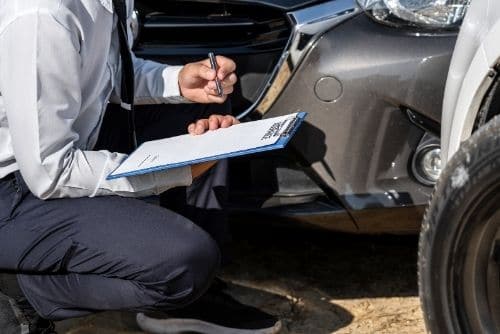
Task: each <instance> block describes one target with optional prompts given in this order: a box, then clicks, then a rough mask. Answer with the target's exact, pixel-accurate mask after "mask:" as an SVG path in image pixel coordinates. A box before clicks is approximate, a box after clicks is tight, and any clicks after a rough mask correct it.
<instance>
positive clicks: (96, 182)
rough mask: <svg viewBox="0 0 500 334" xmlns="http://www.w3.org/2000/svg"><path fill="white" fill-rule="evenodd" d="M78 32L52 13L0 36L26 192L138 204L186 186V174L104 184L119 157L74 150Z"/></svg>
mask: <svg viewBox="0 0 500 334" xmlns="http://www.w3.org/2000/svg"><path fill="white" fill-rule="evenodd" d="M77 26H78V25H77V24H75V29H68V28H67V27H63V26H62V25H61V24H60V23H59V22H57V21H56V20H55V19H54V18H53V17H52V16H51V15H50V14H49V13H43V12H38V13H37V12H33V13H30V14H25V15H24V16H22V17H19V18H17V19H16V21H14V22H13V23H11V24H10V25H9V27H7V28H6V30H5V31H4V32H3V34H2V35H1V36H0V44H1V45H2V48H0V73H1V75H0V91H1V92H2V97H3V99H4V103H5V107H6V111H7V118H8V122H9V130H10V134H11V137H12V146H13V149H14V153H15V157H16V161H17V163H18V165H19V168H20V171H21V174H22V175H23V177H24V179H25V181H26V183H27V185H28V187H29V188H30V190H31V191H32V192H33V194H34V195H36V196H38V197H40V198H43V199H46V198H54V197H82V196H99V195H110V194H118V195H122V196H141V195H149V194H156V193H160V192H162V191H164V190H166V189H168V188H171V187H174V186H181V185H188V184H190V183H191V169H190V167H184V168H180V169H177V170H171V171H167V172H161V173H153V174H148V175H142V176H137V177H131V178H121V179H117V180H112V181H106V179H105V178H106V176H107V175H108V174H109V173H110V172H111V171H113V170H114V169H115V168H116V167H117V166H118V165H119V163H120V162H121V161H122V160H123V158H124V155H122V154H118V153H111V152H107V151H99V152H96V151H83V150H80V149H77V148H76V147H75V145H74V143H75V142H76V141H77V140H78V139H79V136H78V134H77V133H75V132H74V131H73V128H72V125H73V123H74V121H75V119H76V117H77V116H78V113H79V111H80V107H81V103H82V101H81V87H80V75H81V73H80V72H81V58H80V54H79V43H80V41H79V37H78V36H79V35H78V31H74V30H77V28H76V27H77ZM60 55H64V56H63V57H61V56H60Z"/></svg>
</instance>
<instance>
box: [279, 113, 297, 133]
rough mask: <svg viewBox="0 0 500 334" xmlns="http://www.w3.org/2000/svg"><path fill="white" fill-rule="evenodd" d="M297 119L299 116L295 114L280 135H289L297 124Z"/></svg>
mask: <svg viewBox="0 0 500 334" xmlns="http://www.w3.org/2000/svg"><path fill="white" fill-rule="evenodd" d="M298 121H299V118H298V117H297V116H295V117H294V118H293V119H292V120H291V121H290V123H288V125H287V126H286V128H285V130H283V132H282V133H281V135H280V137H288V136H290V135H291V133H292V131H293V130H294V129H295V127H296V126H297V122H298Z"/></svg>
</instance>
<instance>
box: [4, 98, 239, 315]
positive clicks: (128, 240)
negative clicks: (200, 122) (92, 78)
mask: <svg viewBox="0 0 500 334" xmlns="http://www.w3.org/2000/svg"><path fill="white" fill-rule="evenodd" d="M142 109H143V110H138V111H137V128H138V139H139V141H143V140H149V139H156V138H162V137H167V136H172V135H176V134H180V133H185V132H186V127H187V125H188V123H189V122H191V121H193V120H195V119H198V118H202V117H207V116H208V115H210V114H212V113H227V112H228V111H229V107H228V105H222V106H199V105H178V106H172V105H168V106H148V107H143V108H142ZM125 120H126V116H124V115H123V114H121V113H120V112H119V111H118V110H117V109H115V108H114V107H110V108H109V109H108V111H107V113H106V116H105V120H104V123H103V127H102V130H101V135H100V138H99V141H98V144H97V147H96V149H101V148H106V149H110V150H114V151H122V152H124V151H126V149H127V148H126V147H123V144H122V143H123V142H126V140H125V139H126V127H125V126H123V125H124V124H125V123H124V122H125ZM120 145H121V146H122V147H120ZM225 177H226V165H225V163H224V162H221V163H220V164H218V165H217V167H216V168H214V169H212V170H211V171H210V172H209V173H207V174H206V175H205V176H203V177H201V178H199V179H197V180H196V182H194V183H193V185H192V186H190V187H187V188H179V189H173V190H172V192H170V191H169V192H170V193H166V194H165V195H164V196H162V199H161V202H162V204H163V205H165V206H168V207H170V208H171V209H168V208H164V207H160V206H158V205H153V204H148V203H147V202H145V201H143V200H140V199H133V198H123V197H118V196H105V197H96V198H75V199H69V198H68V199H53V200H46V201H42V200H40V199H38V198H36V197H35V196H33V195H32V194H31V193H30V191H29V189H28V187H27V186H26V184H25V183H24V181H23V179H22V177H21V175H20V173H15V174H14V175H13V176H12V177H9V178H5V179H3V180H0V270H1V271H9V272H14V273H17V277H18V281H19V284H20V286H21V289H22V290H23V292H24V294H25V295H26V297H27V299H28V300H29V301H30V303H31V304H32V305H33V307H34V308H35V309H36V311H37V312H38V313H39V314H40V315H41V316H43V317H45V318H47V319H52V320H60V319H66V318H71V317H77V316H84V315H88V314H90V313H93V312H96V311H104V310H119V309H132V310H151V309H157V308H163V309H173V308H178V307H182V306H184V305H187V304H189V303H191V302H193V301H194V300H196V299H197V298H198V297H199V296H201V295H202V294H203V293H204V291H206V289H207V288H208V286H209V285H210V283H211V281H212V279H213V277H214V275H215V273H216V271H217V269H218V267H219V264H220V247H219V246H218V244H220V245H221V246H222V245H223V244H224V243H225V241H226V240H227V235H226V231H227V230H226V222H225V218H224V214H223V213H221V205H222V202H223V200H224V191H223V190H224V186H225ZM172 209H174V210H176V211H178V212H180V213H181V214H179V213H177V212H174V211H173V210H172ZM203 213H204V214H203ZM198 224H199V225H198ZM200 226H201V227H200Z"/></svg>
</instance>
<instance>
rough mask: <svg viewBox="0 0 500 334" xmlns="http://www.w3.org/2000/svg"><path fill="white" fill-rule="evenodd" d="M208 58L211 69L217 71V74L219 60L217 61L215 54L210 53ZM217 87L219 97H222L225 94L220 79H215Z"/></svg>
mask: <svg viewBox="0 0 500 334" xmlns="http://www.w3.org/2000/svg"><path fill="white" fill-rule="evenodd" d="M208 58H209V59H210V67H212V70H215V73H217V70H218V67H217V60H216V59H215V54H214V53H213V52H209V53H208ZM215 85H216V86H217V95H219V96H222V95H223V94H224V92H223V90H222V85H221V83H220V80H219V77H217V76H216V77H215Z"/></svg>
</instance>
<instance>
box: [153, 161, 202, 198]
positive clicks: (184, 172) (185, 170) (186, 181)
mask: <svg viewBox="0 0 500 334" xmlns="http://www.w3.org/2000/svg"><path fill="white" fill-rule="evenodd" d="M153 175H154V178H155V184H156V185H157V187H156V194H161V193H162V192H164V191H166V190H168V189H170V188H174V187H183V186H189V185H191V183H192V182H193V174H192V172H191V166H184V167H178V168H172V169H168V170H166V171H161V172H157V173H153Z"/></svg>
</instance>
